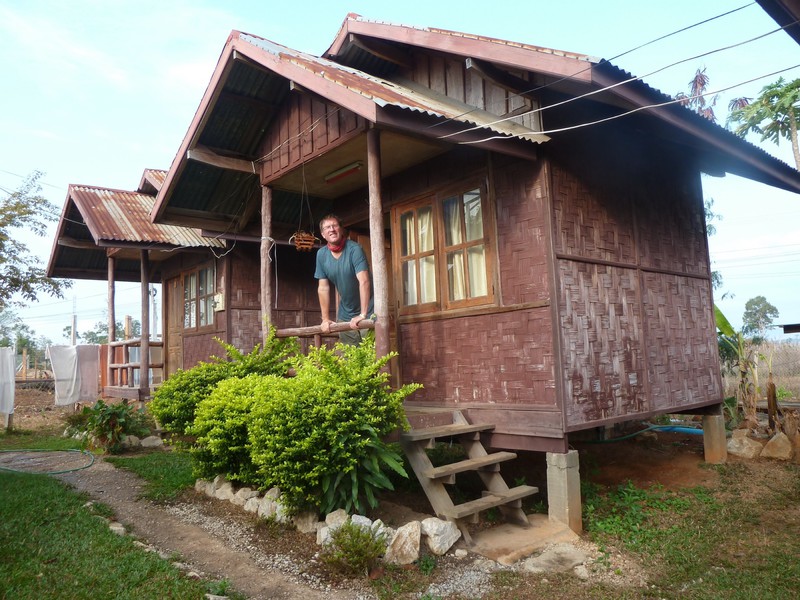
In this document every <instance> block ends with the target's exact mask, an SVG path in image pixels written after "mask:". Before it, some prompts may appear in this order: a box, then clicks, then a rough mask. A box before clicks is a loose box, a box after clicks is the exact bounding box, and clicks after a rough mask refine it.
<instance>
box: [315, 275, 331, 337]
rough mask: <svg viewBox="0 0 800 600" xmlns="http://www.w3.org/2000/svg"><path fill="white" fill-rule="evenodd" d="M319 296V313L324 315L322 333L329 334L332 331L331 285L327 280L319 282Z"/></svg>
mask: <svg viewBox="0 0 800 600" xmlns="http://www.w3.org/2000/svg"><path fill="white" fill-rule="evenodd" d="M317 296H318V297H319V312H320V313H322V332H323V333H328V332H329V331H330V330H331V319H330V308H331V284H330V283H329V282H328V280H327V279H320V280H319V285H318V286H317Z"/></svg>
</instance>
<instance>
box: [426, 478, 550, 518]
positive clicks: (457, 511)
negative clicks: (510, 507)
mask: <svg viewBox="0 0 800 600" xmlns="http://www.w3.org/2000/svg"><path fill="white" fill-rule="evenodd" d="M538 491H539V488H536V487H533V486H531V485H519V486H517V487H514V488H511V489H510V490H508V491H507V492H489V493H488V494H487V495H486V496H484V497H483V498H478V499H477V500H472V501H470V502H465V503H464V504H457V505H455V506H453V508H452V509H449V508H448V509H447V510H446V511H444V514H443V515H442V516H444V517H447V518H450V519H463V518H464V517H468V516H469V515H474V514H475V513H479V512H481V511H482V510H488V509H490V508H494V507H495V506H502V505H503V504H508V503H509V502H513V501H514V500H520V499H522V498H526V497H528V496H532V495H533V494H536V493H537V492H538Z"/></svg>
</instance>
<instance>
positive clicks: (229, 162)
mask: <svg viewBox="0 0 800 600" xmlns="http://www.w3.org/2000/svg"><path fill="white" fill-rule="evenodd" d="M186 158H187V159H189V160H196V161H197V162H201V163H204V164H207V165H211V166H214V167H219V168H220V169H229V170H231V171H241V172H243V173H251V174H255V173H256V172H257V171H258V169H257V168H256V164H255V163H254V162H252V161H249V160H242V159H241V158H233V157H231V156H222V155H221V154H217V153H216V152H214V151H213V150H211V149H210V148H206V147H205V146H196V147H194V148H190V149H189V150H187V151H186Z"/></svg>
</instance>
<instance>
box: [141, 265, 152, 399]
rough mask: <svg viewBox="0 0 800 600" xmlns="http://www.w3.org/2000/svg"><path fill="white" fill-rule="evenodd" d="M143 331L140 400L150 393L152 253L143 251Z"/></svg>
mask: <svg viewBox="0 0 800 600" xmlns="http://www.w3.org/2000/svg"><path fill="white" fill-rule="evenodd" d="M139 262H140V264H141V279H142V332H141V340H142V342H141V346H140V347H139V359H140V360H139V402H142V401H143V400H144V399H145V398H147V397H148V396H149V395H150V255H149V254H148V252H147V250H142V251H141V259H140V261H139Z"/></svg>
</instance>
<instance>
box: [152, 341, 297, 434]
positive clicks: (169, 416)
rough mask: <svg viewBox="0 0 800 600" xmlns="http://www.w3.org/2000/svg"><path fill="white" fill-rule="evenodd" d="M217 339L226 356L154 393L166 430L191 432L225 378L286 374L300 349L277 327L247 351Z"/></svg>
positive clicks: (173, 377) (185, 373) (156, 409)
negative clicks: (278, 332)
mask: <svg viewBox="0 0 800 600" xmlns="http://www.w3.org/2000/svg"><path fill="white" fill-rule="evenodd" d="M217 342H219V344H220V345H221V346H222V347H223V348H224V350H225V355H226V358H219V357H212V362H207V363H206V362H201V363H199V364H197V365H195V366H194V367H192V368H191V369H187V370H185V371H184V370H178V371H177V372H175V373H174V374H173V375H171V376H170V377H169V378H168V379H167V380H166V381H165V382H164V383H163V384H162V385H161V387H159V388H158V390H156V393H155V394H154V395H153V399H152V401H151V402H150V404H149V408H150V411H151V412H152V413H153V415H154V416H155V418H156V419H158V421H159V423H161V426H162V427H163V428H164V429H166V430H167V431H172V432H174V433H180V434H185V433H188V430H189V428H190V427H191V425H192V423H193V422H194V417H195V411H196V409H197V406H198V404H200V402H201V401H202V400H203V399H204V398H207V397H208V396H209V394H211V392H212V390H213V389H214V388H215V387H216V385H217V384H218V383H219V382H220V381H222V380H224V379H229V378H231V377H245V376H247V375H250V374H253V373H256V374H260V375H270V374H274V375H285V374H286V372H287V371H288V369H289V366H290V365H289V363H288V362H287V360H286V359H287V358H289V357H290V356H292V355H294V354H296V353H297V352H298V349H299V346H298V344H297V340H296V339H295V338H278V337H276V336H275V329H274V328H272V329H270V332H269V336H268V337H267V341H266V342H265V343H264V347H263V348H262V347H261V346H256V347H255V348H253V350H252V351H251V352H250V353H248V354H244V353H242V352H240V351H239V350H237V349H236V348H235V347H234V346H232V345H231V344H226V343H224V342H222V341H220V340H217Z"/></svg>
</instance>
